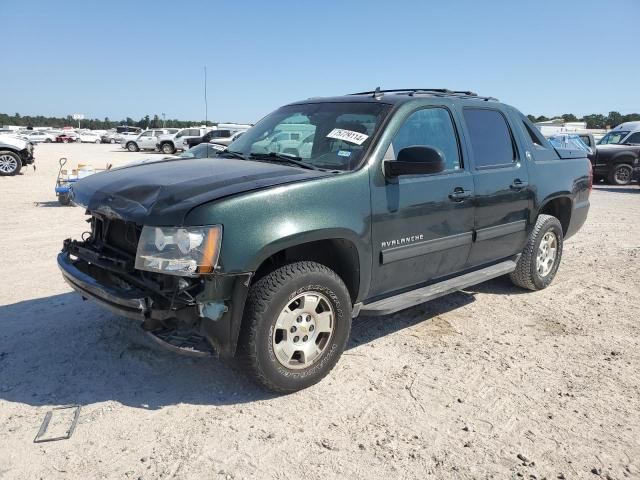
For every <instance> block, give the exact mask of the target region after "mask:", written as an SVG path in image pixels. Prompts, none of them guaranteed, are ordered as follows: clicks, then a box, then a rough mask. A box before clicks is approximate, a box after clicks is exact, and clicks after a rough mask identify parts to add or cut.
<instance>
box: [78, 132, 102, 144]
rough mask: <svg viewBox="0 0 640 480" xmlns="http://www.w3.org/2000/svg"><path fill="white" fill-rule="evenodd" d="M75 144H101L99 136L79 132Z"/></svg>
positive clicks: (92, 133)
mask: <svg viewBox="0 0 640 480" xmlns="http://www.w3.org/2000/svg"><path fill="white" fill-rule="evenodd" d="M77 136H78V137H77V138H76V142H83V143H101V142H102V140H101V139H100V134H98V133H94V132H80V133H77Z"/></svg>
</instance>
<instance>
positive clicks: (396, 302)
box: [359, 260, 516, 316]
mask: <svg viewBox="0 0 640 480" xmlns="http://www.w3.org/2000/svg"><path fill="white" fill-rule="evenodd" d="M515 269H516V262H514V261H513V260H507V261H504V262H501V263H498V264H496V265H492V266H490V267H487V268H483V269H482V270H476V271H475V272H471V273H467V274H465V275H461V276H459V277H454V278H450V279H449V280H445V281H443V282H439V283H434V284H433V285H429V286H427V287H422V288H419V289H417V290H411V291H409V292H405V293H401V294H399V295H395V296H393V297H389V298H384V299H382V300H378V301H377V302H373V303H369V304H366V305H362V308H361V309H360V312H359V314H360V315H369V316H378V315H389V314H391V313H395V312H399V311H400V310H404V309H405V308H410V307H414V306H416V305H419V304H421V303H424V302H428V301H429V300H433V299H435V298H438V297H442V296H444V295H448V294H449V293H453V292H457V291H458V290H460V289H463V288H467V287H470V286H471V285H476V284H478V283H482V282H485V281H487V280H491V279H492V278H496V277H500V276H502V275H506V274H507V273H511V272H513V271H514V270H515Z"/></svg>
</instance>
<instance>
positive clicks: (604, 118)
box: [527, 112, 640, 128]
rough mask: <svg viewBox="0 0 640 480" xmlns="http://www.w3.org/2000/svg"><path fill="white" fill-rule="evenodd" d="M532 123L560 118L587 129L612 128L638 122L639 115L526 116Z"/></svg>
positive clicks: (639, 119)
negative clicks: (580, 123) (581, 124)
mask: <svg viewBox="0 0 640 480" xmlns="http://www.w3.org/2000/svg"><path fill="white" fill-rule="evenodd" d="M527 117H529V120H531V121H532V122H534V123H535V122H546V121H547V120H554V119H556V118H562V119H563V120H564V121H565V122H586V123H587V128H614V127H617V126H618V125H620V124H621V123H624V122H635V121H640V113H630V114H628V115H622V114H621V113H620V112H609V115H602V114H600V113H592V114H591V115H585V116H584V117H582V118H578V117H576V116H575V115H574V114H572V113H565V114H564V115H560V116H559V117H551V118H547V117H545V116H544V115H540V116H539V117H534V116H533V115H527Z"/></svg>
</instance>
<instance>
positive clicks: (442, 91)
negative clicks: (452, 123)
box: [349, 87, 499, 102]
mask: <svg viewBox="0 0 640 480" xmlns="http://www.w3.org/2000/svg"><path fill="white" fill-rule="evenodd" d="M385 93H406V94H407V95H409V96H414V95H433V96H437V97H459V98H476V99H478V100H484V101H485V102H487V101H490V100H493V101H496V102H497V101H499V100H498V99H497V98H495V97H480V96H478V94H477V93H475V92H472V91H470V90H449V89H448V88H396V89H392V90H380V87H378V88H376V89H375V90H372V91H370V92H358V93H350V94H349V95H371V96H372V97H373V98H382V97H383V96H384V94H385Z"/></svg>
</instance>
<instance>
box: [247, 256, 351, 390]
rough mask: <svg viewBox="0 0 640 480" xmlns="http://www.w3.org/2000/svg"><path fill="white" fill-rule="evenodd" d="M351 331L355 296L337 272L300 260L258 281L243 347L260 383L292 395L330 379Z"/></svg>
mask: <svg viewBox="0 0 640 480" xmlns="http://www.w3.org/2000/svg"><path fill="white" fill-rule="evenodd" d="M350 330H351V298H350V296H349V292H348V291H347V287H346V286H345V285H344V282H343V281H342V280H341V279H340V277H338V275H336V273H335V272H333V271H332V270H330V269H329V268H327V267H325V266H324V265H320V264H318V263H315V262H296V263H292V264H289V265H285V266H284V267H281V268H279V269H278V270H275V271H274V272H272V273H270V274H268V275H266V276H265V277H263V278H261V279H260V280H258V281H257V282H256V283H255V284H254V285H253V286H252V287H251V290H250V291H249V296H248V298H247V304H246V307H245V312H244V320H243V332H242V337H241V340H240V342H241V343H240V348H241V350H242V351H243V353H244V356H245V358H246V360H247V363H248V366H249V369H250V371H251V373H252V374H253V376H254V377H255V379H256V380H257V381H258V382H260V383H261V384H262V385H264V386H265V387H267V388H268V389H270V390H273V391H275V392H280V393H289V392H294V391H296V390H301V389H303V388H307V387H309V386H311V385H313V384H315V383H317V382H319V381H320V380H321V379H322V378H324V377H325V376H326V375H327V374H328V373H329V372H330V371H331V369H332V368H333V367H334V366H335V364H336V363H337V361H338V359H339V358H340V355H341V354H342V352H343V350H344V348H345V346H346V344H347V340H348V338H349V332H350Z"/></svg>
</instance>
